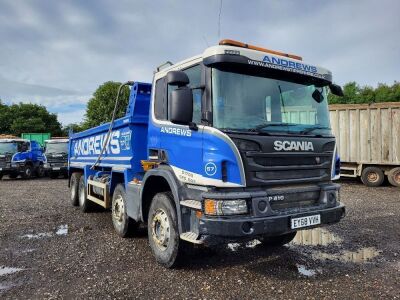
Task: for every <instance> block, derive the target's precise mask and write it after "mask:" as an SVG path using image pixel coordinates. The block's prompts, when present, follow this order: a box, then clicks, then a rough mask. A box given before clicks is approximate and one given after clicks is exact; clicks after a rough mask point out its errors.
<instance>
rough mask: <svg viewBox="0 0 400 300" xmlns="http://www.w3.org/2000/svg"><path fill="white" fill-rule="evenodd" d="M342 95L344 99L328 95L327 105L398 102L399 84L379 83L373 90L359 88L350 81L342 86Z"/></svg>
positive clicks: (369, 87) (399, 95)
mask: <svg viewBox="0 0 400 300" xmlns="http://www.w3.org/2000/svg"><path fill="white" fill-rule="evenodd" d="M343 93H344V97H337V96H335V95H332V94H329V95H328V101H329V103H330V104H337V103H346V104H353V103H357V104H361V103H376V102H400V82H397V81H395V82H394V83H393V85H391V86H389V85H387V84H383V83H379V84H378V86H377V88H375V89H374V88H373V87H371V86H363V87H360V86H359V85H358V84H357V83H356V82H355V81H352V82H348V83H346V84H345V85H344V86H343Z"/></svg>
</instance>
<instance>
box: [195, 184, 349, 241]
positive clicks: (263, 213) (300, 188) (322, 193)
mask: <svg viewBox="0 0 400 300" xmlns="http://www.w3.org/2000/svg"><path fill="white" fill-rule="evenodd" d="M339 190H340V185H338V184H335V183H321V184H317V185H297V186H282V187H275V188H268V189H262V188H259V189H243V190H238V191H236V192H233V191H231V190H217V191H210V192H206V193H203V194H202V198H203V201H202V203H203V205H204V199H217V200H221V199H246V201H247V203H248V208H249V214H247V215H236V216H208V215H205V214H203V216H202V217H200V218H198V219H197V220H198V222H197V223H196V224H194V223H191V224H192V225H194V226H191V227H192V228H191V230H190V231H193V232H196V233H198V235H199V237H200V238H201V239H202V240H203V241H204V242H206V243H209V244H213V243H220V242H224V241H234V240H243V239H252V238H256V237H258V236H276V235H282V234H286V233H289V232H293V231H296V230H302V229H309V228H314V227H319V226H322V225H326V224H332V223H336V222H339V221H340V220H341V219H342V218H343V217H344V216H345V206H344V205H343V204H341V203H340V194H339ZM261 204H262V205H261ZM202 211H203V212H204V207H202ZM313 215H320V224H318V225H313V226H309V227H304V228H299V229H292V228H291V220H292V219H293V218H299V217H307V216H313Z"/></svg>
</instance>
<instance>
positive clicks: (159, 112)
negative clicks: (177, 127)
mask: <svg viewBox="0 0 400 300" xmlns="http://www.w3.org/2000/svg"><path fill="white" fill-rule="evenodd" d="M164 87H165V77H164V78H160V79H158V80H157V81H156V88H155V95H154V115H155V117H156V119H157V120H166V119H167V97H166V95H165V92H164Z"/></svg>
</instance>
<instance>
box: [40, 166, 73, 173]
mask: <svg viewBox="0 0 400 300" xmlns="http://www.w3.org/2000/svg"><path fill="white" fill-rule="evenodd" d="M44 170H45V172H48V173H50V172H54V173H67V172H68V167H67V166H57V165H56V166H51V165H48V166H45V167H44Z"/></svg>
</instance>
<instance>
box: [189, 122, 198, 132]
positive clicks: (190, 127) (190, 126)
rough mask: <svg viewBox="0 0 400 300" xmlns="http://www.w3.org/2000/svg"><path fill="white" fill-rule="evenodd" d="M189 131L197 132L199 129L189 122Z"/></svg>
mask: <svg viewBox="0 0 400 300" xmlns="http://www.w3.org/2000/svg"><path fill="white" fill-rule="evenodd" d="M189 129H190V130H194V131H198V130H199V127H198V126H197V124H196V123H194V122H190V123H189Z"/></svg>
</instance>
